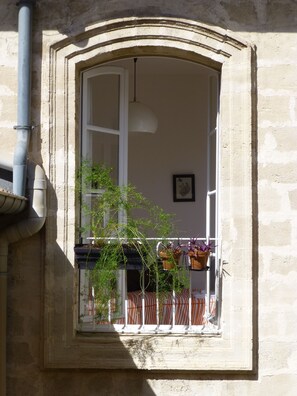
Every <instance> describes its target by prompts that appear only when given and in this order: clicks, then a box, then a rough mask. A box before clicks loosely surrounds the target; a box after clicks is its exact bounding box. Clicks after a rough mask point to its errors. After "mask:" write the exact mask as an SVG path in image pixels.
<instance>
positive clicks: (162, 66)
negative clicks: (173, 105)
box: [108, 57, 215, 75]
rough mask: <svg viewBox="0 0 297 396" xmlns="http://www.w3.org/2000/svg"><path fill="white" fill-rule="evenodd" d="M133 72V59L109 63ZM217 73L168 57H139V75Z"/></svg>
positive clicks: (204, 67) (195, 64)
mask: <svg viewBox="0 0 297 396" xmlns="http://www.w3.org/2000/svg"><path fill="white" fill-rule="evenodd" d="M108 64H110V65H117V66H121V67H124V68H126V69H128V70H129V71H130V72H132V70H133V64H134V61H133V58H127V59H121V60H117V61H114V62H109V63H108ZM212 72H213V73H215V71H212V69H210V68H208V67H206V66H202V65H199V64H197V63H194V62H189V61H185V60H181V59H175V58H168V57H139V58H137V74H166V75H185V74H187V75H209V74H210V73H212Z"/></svg>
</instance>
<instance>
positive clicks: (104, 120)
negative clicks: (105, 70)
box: [88, 74, 120, 130]
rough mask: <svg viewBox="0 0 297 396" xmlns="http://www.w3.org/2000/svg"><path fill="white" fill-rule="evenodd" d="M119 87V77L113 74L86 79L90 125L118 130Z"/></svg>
mask: <svg viewBox="0 0 297 396" xmlns="http://www.w3.org/2000/svg"><path fill="white" fill-rule="evenodd" d="M119 87H120V77H119V76H118V75H115V74H108V75H102V76H96V77H92V78H89V79H88V88H89V95H90V96H89V100H90V102H89V103H90V107H89V116H88V123H89V124H90V125H95V126H98V127H103V128H109V129H115V130H118V129H119Z"/></svg>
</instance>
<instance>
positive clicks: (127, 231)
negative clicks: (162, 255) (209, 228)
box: [78, 162, 187, 318]
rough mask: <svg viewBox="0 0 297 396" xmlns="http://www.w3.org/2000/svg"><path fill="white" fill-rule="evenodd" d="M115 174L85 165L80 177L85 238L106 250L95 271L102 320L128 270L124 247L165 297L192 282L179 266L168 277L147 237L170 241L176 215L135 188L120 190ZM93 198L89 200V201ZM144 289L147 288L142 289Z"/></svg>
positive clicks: (125, 187)
mask: <svg viewBox="0 0 297 396" xmlns="http://www.w3.org/2000/svg"><path fill="white" fill-rule="evenodd" d="M111 175H112V169H111V168H108V167H106V166H104V165H101V164H97V165H90V164H89V163H88V162H84V163H83V164H82V167H81V170H80V172H79V175H78V192H79V193H80V195H81V200H82V208H83V212H84V216H85V219H86V225H84V227H82V233H83V234H85V235H89V236H91V237H93V242H94V245H95V246H101V248H102V249H101V254H100V257H99V259H98V261H97V263H96V267H95V269H94V270H92V271H91V275H90V277H91V281H92V284H93V286H94V289H95V299H96V306H97V307H99V308H98V312H97V313H98V317H100V318H104V317H105V318H106V315H107V312H108V301H109V300H110V298H111V297H112V298H114V299H115V300H118V297H119V296H117V295H116V289H117V287H116V285H117V269H118V267H119V263H122V265H124V266H125V265H126V263H127V258H126V256H125V252H124V247H127V246H128V247H130V248H133V249H135V250H136V251H137V252H138V254H139V256H140V258H141V261H142V264H143V265H142V271H149V272H150V275H151V279H155V280H156V284H157V285H156V291H157V293H159V294H160V295H161V294H162V293H167V292H168V291H172V290H173V289H174V290H176V291H177V292H178V291H180V290H181V289H182V288H184V286H185V284H186V282H187V279H186V277H185V276H184V274H182V271H181V270H180V268H178V266H176V267H175V268H174V269H172V270H170V271H168V272H165V271H163V270H162V267H161V266H160V261H159V260H158V258H157V254H156V241H155V240H150V239H147V238H148V237H153V238H161V239H162V240H163V241H164V243H165V241H166V238H168V237H170V236H172V235H173V233H174V225H173V224H174V223H173V216H172V215H171V214H168V213H166V212H165V211H164V210H163V209H162V208H160V207H159V206H157V205H155V204H153V203H152V202H151V201H149V200H148V199H147V198H146V197H144V196H143V195H142V194H141V193H140V192H138V191H137V190H136V189H135V187H134V186H132V185H130V184H128V185H127V186H119V185H117V184H116V182H115V181H114V180H113V178H112V176H111ZM90 195H91V196H92V199H91V200H90V199H86V198H85V197H86V196H90ZM142 287H143V288H144V287H145V286H144V285H142Z"/></svg>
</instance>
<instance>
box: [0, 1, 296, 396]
mask: <svg viewBox="0 0 297 396" xmlns="http://www.w3.org/2000/svg"><path fill="white" fill-rule="evenodd" d="M20 10H25V12H29V18H30V17H31V18H32V20H31V23H32V34H29V36H28V37H30V38H31V40H32V57H31V59H32V61H31V68H30V75H31V99H30V103H31V110H30V114H31V121H30V125H34V129H33V130H32V131H30V132H29V135H30V140H29V146H28V158H29V160H30V163H32V162H34V163H36V164H38V166H39V167H40V169H39V167H38V168H36V169H37V170H36V169H35V168H34V169H35V170H33V171H30V169H31V166H30V165H29V166H28V171H29V188H31V190H29V194H28V193H26V194H20V193H18V194H13V193H11V192H10V191H9V185H8V187H7V189H8V190H6V189H3V190H2V191H1V194H0V195H1V197H2V196H9V198H12V199H16V201H17V202H19V201H20V200H22V198H21V196H22V195H25V196H26V198H28V203H27V205H29V206H30V208H31V209H32V211H33V214H32V213H31V212H30V213H31V215H32V216H33V219H35V217H34V216H35V214H36V212H37V217H38V218H42V221H41V222H40V227H39V226H37V227H36V228H34V227H33V228H32V231H27V226H26V227H25V228H24V230H23V228H18V224H19V223H20V221H25V222H26V219H27V217H26V216H29V217H30V216H31V215H30V214H29V215H28V214H27V212H26V209H24V210H23V207H22V204H21V205H20V213H21V214H20V215H19V214H7V212H6V213H5V211H4V209H2V210H1V230H0V241H1V244H0V248H1V266H0V269H1V294H0V295H1V304H2V310H1V320H2V323H1V325H0V326H1V328H0V329H1V344H0V345H1V348H2V352H3V351H4V353H2V354H1V356H2V358H1V362H0V363H1V378H0V381H1V392H2V394H3V395H5V394H7V395H14V396H15V395H20V394H22V395H37V396H38V395H40V396H46V395H50V394H54V395H105V394H106V395H107V394H111V395H207V396H209V395H211V396H216V395H228V396H229V395H237V394H240V395H251V394H252V395H261V394H263V393H264V392H265V393H270V394H271V395H279V394H283V395H286V396H287V395H288V396H290V395H293V394H295V392H296V391H295V388H296V386H297V341H296V331H295V327H296V324H297V318H296V313H295V311H296V309H295V308H296V303H297V294H296V281H297V270H296V265H297V249H296V247H295V240H296V230H297V224H296V221H297V220H296V211H297V171H296V165H297V164H296V152H297V139H296V130H295V129H296V126H297V106H296V98H297V93H296V92H297V91H296V55H297V54H296V53H297V35H296V21H295V19H296V18H295V14H296V11H297V5H296V3H295V1H293V0H279V1H274V2H271V1H269V0H261V1H257V0H248V1H235V0H226V1H219V0H215V1H211V2H210V1H208V0H200V1H197V0H193V1H170V0H164V1H155V0H150V1H139V2H137V3H135V1H131V0H124V1H116V0H115V1H96V2H94V1H90V0H85V1H83V2H82V1H77V0H72V1H64V2H62V3H61V2H57V1H54V0H37V1H20V3H19V5H17V6H16V5H15V4H14V2H10V1H8V0H3V1H2V2H1V4H0V15H1V37H0V48H1V63H0V136H1V141H2V144H1V147H0V153H1V155H0V157H1V159H0V168H1V170H2V171H3V172H4V171H8V172H9V171H10V170H11V169H12V167H13V162H14V159H13V158H14V157H15V150H16V147H17V146H18V144H19V143H18V130H19V129H22V127H23V129H25V130H26V128H24V127H28V125H25V126H24V125H17V123H18V121H17V118H18V115H17V112H18V96H19V93H18V92H19V91H18V84H19V82H18V69H20V68H21V67H22V66H21V65H20V64H19V65H18V59H19V56H20V47H18V41H19V37H20V29H19V26H20V21H19V22H18V15H19V13H20ZM133 57H144V58H145V57H155V58H164V57H165V58H175V59H179V60H182V61H185V62H192V63H194V64H197V65H200V66H203V67H205V68H209V69H211V70H213V71H215V72H216V73H219V75H220V96H219V102H220V111H219V121H220V132H221V140H220V156H221V158H220V160H221V166H220V190H221V192H220V233H221V235H222V262H223V263H224V268H225V269H226V271H225V275H226V276H223V277H222V295H221V299H222V313H221V320H222V328H221V329H222V331H221V333H220V334H219V335H217V336H210V337H208V336H203V335H202V336H185V335H174V334H173V335H170V336H169V335H167V336H165V337H163V336H161V337H160V336H158V335H157V336H152V335H149V336H147V335H136V336H126V335H116V336H106V335H98V334H91V335H90V334H89V335H87V336H86V335H85V334H81V333H79V332H77V331H76V330H77V328H76V320H77V319H76V318H77V305H78V302H77V298H78V297H77V289H76V286H77V285H76V282H77V273H76V269H75V262H74V254H73V246H74V243H75V240H76V238H77V236H76V234H77V229H76V219H77V201H76V196H75V174H76V170H77V167H78V162H79V151H80V122H81V119H80V117H81V113H80V111H81V110H80V109H81V107H80V106H81V103H80V100H81V91H80V87H81V86H80V84H81V77H80V76H81V73H82V71H83V70H86V69H89V68H92V67H95V66H97V65H101V64H104V63H108V62H109V63H110V62H114V61H119V60H123V59H127V58H133ZM15 125H17V128H16V129H15V130H14V129H13V127H14V126H15ZM3 172H2V173H1V175H2V174H3ZM30 172H31V173H32V172H33V176H32V175H31V176H30ZM4 173H5V172H4ZM36 175H37V176H36ZM1 178H2V176H1ZM30 178H31V179H33V182H34V183H35V181H36V180H37V179H38V180H39V184H38V183H37V187H36V185H35V184H34V183H33V187H30V180H31V179H30ZM8 184H9V182H8ZM30 191H31V195H30ZM35 194H36V196H38V194H41V195H42V197H41V199H40V202H39V204H36V206H34V202H35ZM45 198H46V199H45ZM3 207H4V206H3ZM39 211H40V213H39ZM19 216H20V217H19ZM22 216H23V217H22ZM30 219H31V217H30ZM43 223H44V224H43ZM22 224H27V222H26V223H22ZM34 224H35V222H34ZM16 230H18V231H16ZM4 279H5V280H4ZM6 304H7V311H6V308H5V307H4V305H5V306H6ZM5 345H6V351H5ZM2 394H1V395H2Z"/></svg>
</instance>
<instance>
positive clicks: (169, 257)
mask: <svg viewBox="0 0 297 396" xmlns="http://www.w3.org/2000/svg"><path fill="white" fill-rule="evenodd" d="M181 254H182V251H181V250H177V251H175V252H168V251H166V250H161V251H160V252H159V256H160V258H161V260H162V264H163V269H165V270H171V269H173V268H175V267H176V266H177V265H178V262H179V258H180V256H181Z"/></svg>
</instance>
